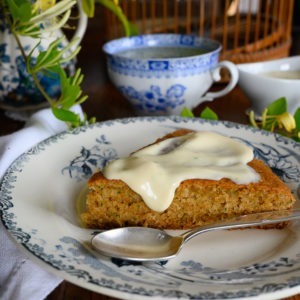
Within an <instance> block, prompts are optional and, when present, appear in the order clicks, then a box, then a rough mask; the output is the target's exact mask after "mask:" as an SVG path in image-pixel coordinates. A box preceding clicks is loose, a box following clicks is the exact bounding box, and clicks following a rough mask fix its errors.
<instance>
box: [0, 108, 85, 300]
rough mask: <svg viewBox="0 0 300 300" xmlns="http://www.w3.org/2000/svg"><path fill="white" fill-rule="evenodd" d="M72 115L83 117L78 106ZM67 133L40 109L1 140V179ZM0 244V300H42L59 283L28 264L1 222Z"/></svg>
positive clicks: (56, 121) (58, 123)
mask: <svg viewBox="0 0 300 300" xmlns="http://www.w3.org/2000/svg"><path fill="white" fill-rule="evenodd" d="M73 111H74V112H76V113H79V114H80V115H82V110H81V107H80V106H76V107H74V109H73ZM66 129H67V126H66V124H65V123H64V122H62V121H59V120H58V119H56V118H55V117H54V116H53V114H52V112H51V110H50V109H43V110H41V111H38V112H37V113H35V114H33V115H32V117H31V118H30V119H29V120H28V121H27V123H26V124H25V127H24V128H23V129H21V130H19V131H17V132H15V133H13V134H9V135H5V136H1V137H0V178H2V176H3V174H4V173H5V171H6V169H7V168H8V167H9V165H10V164H11V163H12V162H13V161H14V160H15V159H16V158H17V157H18V156H19V155H21V154H22V153H23V152H25V151H26V150H28V149H29V148H30V147H31V146H33V145H35V144H36V143H38V142H40V141H42V140H44V139H46V138H48V137H49V136H51V135H53V134H56V133H58V132H61V131H64V130H66ZM0 241H1V242H0V299H2V300H12V299H14V300H24V299H31V300H41V299H44V298H45V297H46V296H47V295H48V294H49V293H50V292H51V291H52V290H53V289H55V288H56V287H57V285H58V284H59V283H60V282H61V281H62V279H61V278H58V277H56V276H54V275H52V274H50V273H48V272H47V271H45V270H44V269H42V268H41V267H39V266H38V265H36V264H35V263H34V262H32V261H30V260H29V259H28V258H27V257H26V256H25V255H24V254H23V253H22V252H21V251H20V250H19V249H18V247H17V245H16V244H15V243H14V242H13V241H12V240H11V237H10V236H9V233H8V232H7V231H6V229H5V228H4V226H3V224H2V222H1V221H0Z"/></svg>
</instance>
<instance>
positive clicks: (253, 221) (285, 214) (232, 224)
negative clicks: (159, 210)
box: [181, 209, 300, 243]
mask: <svg viewBox="0 0 300 300" xmlns="http://www.w3.org/2000/svg"><path fill="white" fill-rule="evenodd" d="M295 219H300V209H294V210H281V211H271V212H262V213H254V214H247V215H241V216H237V217H234V218H232V219H229V220H227V221H224V222H220V223H214V224H210V225H205V226H200V227H196V228H193V229H191V230H189V231H187V232H185V233H183V234H182V235H181V236H182V238H183V242H184V243H185V242H187V241H188V240H190V239H191V238H193V237H195V236H196V235H198V234H201V233H204V232H207V231H213V230H222V229H233V228H245V227H251V226H258V225H268V224H275V223H281V222H286V221H291V220H295Z"/></svg>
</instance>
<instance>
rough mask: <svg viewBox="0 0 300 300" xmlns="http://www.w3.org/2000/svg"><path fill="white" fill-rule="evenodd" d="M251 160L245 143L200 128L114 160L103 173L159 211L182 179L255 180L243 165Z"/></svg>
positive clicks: (256, 179) (243, 181)
mask: <svg viewBox="0 0 300 300" xmlns="http://www.w3.org/2000/svg"><path fill="white" fill-rule="evenodd" d="M252 159H253V151H252V149H251V148H250V147H248V146H246V145H245V144H243V143H241V142H239V141H236V140H234V139H231V138H228V137H225V136H222V135H219V134H217V133H213V132H206V131H203V132H195V133H189V134H187V135H184V136H180V137H175V138H170V139H166V140H163V141H161V142H159V143H156V144H153V145H150V146H148V147H146V148H143V149H141V150H139V151H137V152H135V153H133V154H132V155H130V156H129V157H125V158H120V159H117V160H115V161H113V162H111V163H109V164H108V165H107V166H106V167H105V168H104V170H103V174H104V176H105V177H106V178H108V179H121V180H122V181H124V182H125V183H126V184H127V185H128V186H129V187H130V188H131V189H132V190H134V191H135V192H136V193H138V194H139V195H140V196H141V197H142V198H143V200H144V201H145V203H146V205H147V206H148V207H149V208H151V209H152V210H155V211H158V212H162V211H164V210H166V209H167V208H168V207H169V205H170V204H171V203H172V199H173V197H174V193H175V190H176V188H177V187H178V186H179V185H180V183H181V182H182V181H183V180H186V179H195V178H199V179H210V180H220V179H222V178H228V179H231V180H232V181H234V182H235V183H237V184H248V183H251V182H256V181H258V180H259V175H258V174H257V173H256V172H255V171H254V170H253V169H252V168H250V167H249V166H248V165H247V163H248V162H249V161H251V160H252Z"/></svg>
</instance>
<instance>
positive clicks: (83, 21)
mask: <svg viewBox="0 0 300 300" xmlns="http://www.w3.org/2000/svg"><path fill="white" fill-rule="evenodd" d="M77 6H78V12H79V21H78V24H77V28H76V30H75V32H74V34H73V37H72V38H71V42H72V41H73V40H75V39H77V38H78V40H77V41H76V43H74V45H73V46H72V48H71V50H72V51H74V50H75V49H76V48H77V46H78V45H79V44H80V42H81V41H82V39H83V37H84V34H85V32H86V29H87V24H88V17H87V15H86V14H85V13H84V11H83V9H82V3H81V0H77Z"/></svg>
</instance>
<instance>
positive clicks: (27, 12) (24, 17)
mask: <svg viewBox="0 0 300 300" xmlns="http://www.w3.org/2000/svg"><path fill="white" fill-rule="evenodd" d="M6 3H7V5H8V8H9V11H10V13H11V16H12V18H13V20H14V22H15V23H17V22H19V21H21V22H27V21H28V20H30V18H31V17H32V5H31V3H30V1H28V0H7V1H6Z"/></svg>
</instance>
